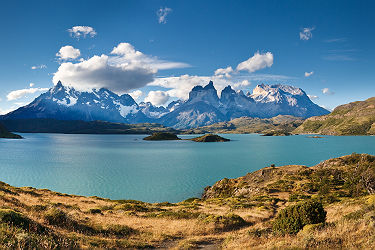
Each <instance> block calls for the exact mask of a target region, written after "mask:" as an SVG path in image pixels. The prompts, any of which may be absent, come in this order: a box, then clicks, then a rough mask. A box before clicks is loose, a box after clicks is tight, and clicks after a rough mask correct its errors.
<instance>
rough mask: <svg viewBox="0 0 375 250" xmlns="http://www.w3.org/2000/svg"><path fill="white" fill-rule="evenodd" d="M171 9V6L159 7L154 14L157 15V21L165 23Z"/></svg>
mask: <svg viewBox="0 0 375 250" xmlns="http://www.w3.org/2000/svg"><path fill="white" fill-rule="evenodd" d="M171 11H172V9H171V8H167V7H165V8H160V9H159V10H158V11H157V12H156V15H157V16H158V21H159V23H163V24H164V23H167V15H168V14H169V13H170V12H171Z"/></svg>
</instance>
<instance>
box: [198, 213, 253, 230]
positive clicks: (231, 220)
mask: <svg viewBox="0 0 375 250" xmlns="http://www.w3.org/2000/svg"><path fill="white" fill-rule="evenodd" d="M198 219H199V220H200V221H202V222H203V223H213V224H214V225H215V229H216V230H219V231H229V230H234V229H237V228H240V227H242V226H244V225H246V221H245V220H244V219H243V218H242V217H241V216H239V215H237V214H227V215H213V214H201V215H200V216H199V217H198Z"/></svg>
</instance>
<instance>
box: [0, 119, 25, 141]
mask: <svg viewBox="0 0 375 250" xmlns="http://www.w3.org/2000/svg"><path fill="white" fill-rule="evenodd" d="M0 138H7V139H21V138H22V136H20V135H16V134H13V133H11V132H9V131H8V130H7V129H6V128H5V127H4V125H2V124H1V123H0Z"/></svg>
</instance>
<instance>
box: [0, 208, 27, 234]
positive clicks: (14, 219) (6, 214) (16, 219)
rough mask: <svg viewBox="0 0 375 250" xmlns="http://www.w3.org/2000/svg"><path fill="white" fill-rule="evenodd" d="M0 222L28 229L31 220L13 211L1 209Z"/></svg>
mask: <svg viewBox="0 0 375 250" xmlns="http://www.w3.org/2000/svg"><path fill="white" fill-rule="evenodd" d="M0 222H1V223H7V224H9V225H13V226H16V227H21V228H24V229H28V228H29V225H30V222H31V221H30V219H29V218H27V217H25V216H24V215H23V214H21V213H18V212H16V211H14V210H12V209H0Z"/></svg>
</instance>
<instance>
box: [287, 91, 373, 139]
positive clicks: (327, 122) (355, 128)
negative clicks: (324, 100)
mask: <svg viewBox="0 0 375 250" xmlns="http://www.w3.org/2000/svg"><path fill="white" fill-rule="evenodd" d="M294 133H300V134H303V133H306V134H326V135H375V97H371V98H368V99H366V100H364V101H356V102H351V103H348V104H343V105H340V106H338V107H336V108H335V109H334V110H333V111H332V113H330V114H328V115H324V116H318V117H311V118H309V119H307V120H306V121H304V122H303V123H302V125H301V126H299V127H298V128H297V129H296V130H295V131H294Z"/></svg>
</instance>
